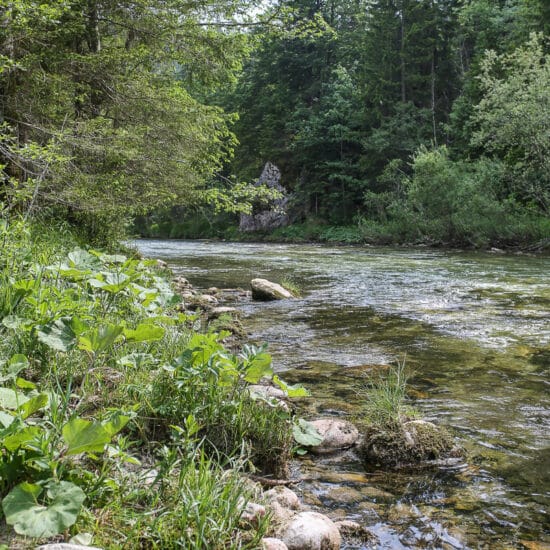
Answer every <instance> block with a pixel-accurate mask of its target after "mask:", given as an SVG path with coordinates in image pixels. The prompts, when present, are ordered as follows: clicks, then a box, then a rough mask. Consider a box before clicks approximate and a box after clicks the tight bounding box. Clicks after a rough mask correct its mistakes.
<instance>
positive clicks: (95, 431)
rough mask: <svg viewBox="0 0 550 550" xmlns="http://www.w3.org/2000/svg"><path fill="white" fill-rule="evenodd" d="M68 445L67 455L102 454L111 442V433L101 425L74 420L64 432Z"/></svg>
mask: <svg viewBox="0 0 550 550" xmlns="http://www.w3.org/2000/svg"><path fill="white" fill-rule="evenodd" d="M62 434H63V439H64V441H65V443H66V444H67V454H69V455H76V454H80V453H101V452H103V450H104V448H105V445H106V444H107V443H109V442H110V441H111V436H110V435H109V432H108V431H107V430H106V429H105V428H104V427H103V426H102V425H101V424H100V423H99V422H90V421H89V420H84V419H82V418H73V419H72V420H70V421H69V422H67V424H65V426H63V430H62Z"/></svg>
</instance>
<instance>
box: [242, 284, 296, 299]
mask: <svg viewBox="0 0 550 550" xmlns="http://www.w3.org/2000/svg"><path fill="white" fill-rule="evenodd" d="M250 286H251V287H252V298H253V299H254V300H265V301H267V300H282V299H284V298H292V294H291V293H290V292H289V291H288V290H286V288H283V287H282V286H281V285H279V284H277V283H272V282H271V281H268V280H267V279H252V281H250Z"/></svg>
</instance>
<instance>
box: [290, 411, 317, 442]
mask: <svg viewBox="0 0 550 550" xmlns="http://www.w3.org/2000/svg"><path fill="white" fill-rule="evenodd" d="M292 435H293V436H294V439H295V441H296V443H299V444H300V445H304V446H305V447H314V446H316V445H319V443H321V441H323V436H322V435H321V434H320V433H319V432H318V431H317V429H316V428H315V426H314V425H313V424H312V423H311V422H308V421H307V420H304V419H303V418H300V419H298V422H296V423H294V424H293V426H292Z"/></svg>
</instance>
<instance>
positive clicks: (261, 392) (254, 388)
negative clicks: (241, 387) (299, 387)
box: [248, 384, 287, 399]
mask: <svg viewBox="0 0 550 550" xmlns="http://www.w3.org/2000/svg"><path fill="white" fill-rule="evenodd" d="M248 391H249V392H250V393H251V394H254V395H257V396H258V397H264V398H269V397H272V398H274V399H286V397H287V395H286V393H285V392H284V391H283V390H281V389H280V388H275V387H274V386H262V385H261V384H252V385H251V386H248Z"/></svg>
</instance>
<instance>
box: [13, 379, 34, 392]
mask: <svg viewBox="0 0 550 550" xmlns="http://www.w3.org/2000/svg"><path fill="white" fill-rule="evenodd" d="M15 385H16V386H17V387H18V388H20V389H22V390H35V389H36V384H34V383H33V382H29V381H28V380H25V379H24V378H19V377H18V378H16V379H15Z"/></svg>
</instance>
